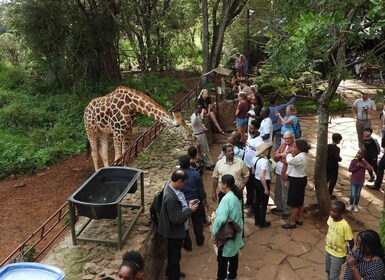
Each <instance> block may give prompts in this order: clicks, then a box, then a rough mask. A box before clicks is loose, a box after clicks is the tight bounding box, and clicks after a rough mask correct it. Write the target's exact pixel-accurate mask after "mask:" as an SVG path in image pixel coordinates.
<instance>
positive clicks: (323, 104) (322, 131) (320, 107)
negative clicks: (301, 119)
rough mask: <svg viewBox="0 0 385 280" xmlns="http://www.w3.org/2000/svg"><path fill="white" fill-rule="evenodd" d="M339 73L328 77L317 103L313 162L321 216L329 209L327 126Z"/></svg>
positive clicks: (339, 76) (326, 214)
mask: <svg viewBox="0 0 385 280" xmlns="http://www.w3.org/2000/svg"><path fill="white" fill-rule="evenodd" d="M341 80H342V79H341V75H340V74H335V75H331V76H330V77H329V81H328V87H327V89H326V90H325V92H324V93H323V94H322V96H321V98H320V99H319V101H318V103H317V112H318V132H317V150H316V158H315V164H314V185H315V189H316V195H317V201H318V204H319V207H320V213H321V215H322V216H323V217H326V216H328V214H329V209H330V204H331V201H330V196H329V191H328V187H327V179H326V167H327V154H328V126H329V110H328V107H329V103H330V100H331V99H332V98H333V96H334V94H335V92H336V91H337V88H338V86H339V84H340V82H341Z"/></svg>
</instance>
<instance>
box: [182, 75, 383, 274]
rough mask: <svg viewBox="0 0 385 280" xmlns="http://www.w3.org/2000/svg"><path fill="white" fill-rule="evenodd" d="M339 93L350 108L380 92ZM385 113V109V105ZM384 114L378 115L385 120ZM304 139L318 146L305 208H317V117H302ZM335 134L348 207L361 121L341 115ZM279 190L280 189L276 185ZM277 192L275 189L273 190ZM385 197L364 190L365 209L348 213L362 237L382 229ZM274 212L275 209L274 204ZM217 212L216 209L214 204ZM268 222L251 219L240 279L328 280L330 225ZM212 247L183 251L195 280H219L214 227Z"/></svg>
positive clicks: (350, 84) (340, 187) (346, 87)
mask: <svg viewBox="0 0 385 280" xmlns="http://www.w3.org/2000/svg"><path fill="white" fill-rule="evenodd" d="M341 84H342V86H341V88H340V90H339V92H340V93H341V94H343V95H344V97H345V98H346V99H347V101H348V102H349V103H350V104H353V102H354V100H356V99H357V98H359V97H360V96H361V94H360V93H359V92H357V91H356V90H362V91H367V92H369V93H370V94H371V96H373V97H374V95H375V94H376V88H375V87H374V86H370V87H369V86H367V85H366V84H363V83H360V82H359V81H346V82H344V83H341ZM380 107H381V108H382V106H380ZM379 113H380V112H377V115H379ZM300 120H301V125H302V130H303V138H304V139H306V140H308V141H309V143H310V144H311V145H312V147H313V148H312V149H311V150H310V153H309V158H310V161H309V167H308V179H309V180H308V181H309V184H308V186H307V189H306V197H305V205H307V204H312V203H316V194H315V191H314V190H313V187H314V185H313V181H314V180H313V177H314V157H315V153H316V149H315V147H316V138H315V137H316V135H317V134H316V129H317V122H318V119H317V116H310V117H301V118H300ZM372 125H373V129H374V130H375V132H374V134H375V135H374V136H375V137H377V138H378V139H380V136H379V135H380V134H379V129H378V128H379V120H378V117H374V120H373V124H372ZM334 132H339V133H341V134H342V136H343V139H344V141H343V143H342V144H341V145H340V148H341V157H342V159H343V160H342V162H341V163H340V169H339V171H340V172H339V179H338V182H337V186H336V188H335V191H334V194H335V195H336V196H337V198H338V199H339V200H342V201H344V202H348V200H349V194H350V183H349V174H350V173H349V171H348V168H349V164H350V161H351V160H352V159H353V157H354V156H355V154H356V153H357V150H358V142H357V136H356V132H355V120H354V119H353V118H352V113H351V112H350V110H349V111H346V112H344V115H343V117H342V116H341V115H335V116H334V117H333V118H332V120H331V123H330V125H329V139H331V135H332V133H334ZM222 144H223V141H219V142H218V143H216V144H215V145H213V146H212V147H211V153H212V156H213V158H215V157H216V156H217V155H218V154H219V151H220V148H221V145H222ZM211 174H212V173H211V172H206V173H205V175H204V181H205V187H206V192H207V193H211ZM272 189H274V184H272ZM272 193H273V190H272ZM383 196H384V195H383V192H381V191H374V190H370V189H368V188H364V189H363V190H362V194H361V201H360V210H359V212H358V213H348V214H347V218H348V220H349V222H350V223H351V226H352V229H353V231H354V234H355V235H356V234H357V233H358V232H359V231H361V230H362V229H363V228H371V229H374V230H376V231H378V230H379V221H380V219H381V210H382V206H383ZM270 203H271V204H270V205H269V209H270V208H273V207H274V206H273V204H272V203H273V201H272V200H270ZM210 207H211V208H212V209H214V208H215V207H216V205H214V204H213V203H212V202H210ZM267 220H268V221H271V222H272V226H271V227H270V228H263V229H260V228H258V227H255V226H254V219H253V218H246V219H245V239H244V241H245V247H244V248H243V249H242V250H241V251H240V257H239V269H238V273H239V274H238V279H240V280H248V279H265V280H269V279H282V280H283V279H290V280H294V279H325V272H324V245H325V242H324V239H325V234H326V230H327V227H326V222H325V221H315V220H312V219H310V218H309V217H306V218H305V220H304V225H303V226H302V227H301V226H297V228H296V229H293V230H285V229H282V228H281V225H282V224H284V223H286V221H284V220H282V219H281V218H280V217H278V216H276V215H272V214H270V212H269V211H268V214H267ZM205 236H206V237H207V238H206V242H205V245H204V246H203V247H197V246H194V247H193V251H192V252H187V251H185V250H183V254H182V263H181V270H182V271H183V272H185V273H186V275H187V277H186V280H189V279H205V280H208V279H216V270H217V262H216V255H215V252H214V247H213V246H214V245H213V244H212V243H211V240H210V238H209V236H210V232H209V228H205Z"/></svg>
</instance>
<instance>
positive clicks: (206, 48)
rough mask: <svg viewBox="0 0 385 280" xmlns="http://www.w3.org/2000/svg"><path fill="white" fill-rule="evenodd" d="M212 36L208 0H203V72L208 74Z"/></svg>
mask: <svg viewBox="0 0 385 280" xmlns="http://www.w3.org/2000/svg"><path fill="white" fill-rule="evenodd" d="M209 44H210V34H209V11H208V5H207V0H202V57H203V61H202V71H203V73H207V72H208V71H210V70H211V69H209V49H210V45H209Z"/></svg>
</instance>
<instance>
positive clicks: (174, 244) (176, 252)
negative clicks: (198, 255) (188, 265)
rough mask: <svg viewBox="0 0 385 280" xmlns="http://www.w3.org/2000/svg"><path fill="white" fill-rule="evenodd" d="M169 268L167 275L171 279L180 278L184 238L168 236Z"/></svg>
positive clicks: (176, 279) (177, 279)
mask: <svg viewBox="0 0 385 280" xmlns="http://www.w3.org/2000/svg"><path fill="white" fill-rule="evenodd" d="M167 240H168V244H167V268H166V276H168V279H169V280H179V277H180V259H181V258H182V254H181V250H182V242H183V239H182V238H167Z"/></svg>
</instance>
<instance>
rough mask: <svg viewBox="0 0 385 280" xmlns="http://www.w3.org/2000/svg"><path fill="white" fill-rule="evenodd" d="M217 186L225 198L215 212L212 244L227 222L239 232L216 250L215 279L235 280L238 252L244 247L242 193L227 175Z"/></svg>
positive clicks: (232, 178) (231, 177)
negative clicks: (238, 229)
mask: <svg viewBox="0 0 385 280" xmlns="http://www.w3.org/2000/svg"><path fill="white" fill-rule="evenodd" d="M219 186H220V188H221V191H222V192H223V193H225V196H224V197H223V198H222V200H221V202H220V203H219V205H218V208H217V210H216V211H215V214H216V218H215V222H214V224H213V229H212V239H213V242H214V243H215V237H216V236H217V234H218V232H219V231H220V229H221V227H222V226H223V225H224V224H225V223H227V222H228V221H229V220H231V221H232V222H234V223H236V224H237V225H238V226H239V228H240V231H239V232H238V233H237V234H236V236H235V238H234V239H229V240H226V241H225V243H224V244H223V245H222V246H220V247H219V248H218V256H217V262H218V271H217V279H218V280H224V279H236V278H237V271H238V251H239V249H241V248H242V247H243V246H244V243H243V240H242V235H243V220H242V191H241V190H240V189H239V188H238V187H237V186H236V185H235V180H234V177H233V176H232V175H229V174H225V175H223V176H222V178H220V180H219ZM227 271H229V275H227ZM226 277H228V278H226Z"/></svg>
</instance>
